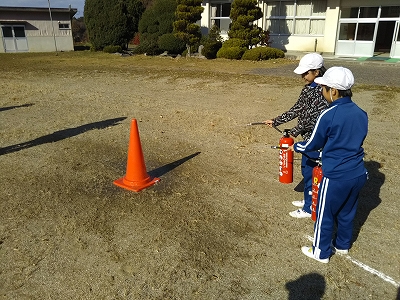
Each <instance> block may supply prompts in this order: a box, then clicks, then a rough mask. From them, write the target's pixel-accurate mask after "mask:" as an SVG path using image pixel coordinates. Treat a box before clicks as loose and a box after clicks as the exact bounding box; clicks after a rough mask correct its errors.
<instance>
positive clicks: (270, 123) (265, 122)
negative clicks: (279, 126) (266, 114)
mask: <svg viewBox="0 0 400 300" xmlns="http://www.w3.org/2000/svg"><path fill="white" fill-rule="evenodd" d="M264 124H266V125H268V126H269V127H272V125H273V124H274V120H266V121H264Z"/></svg>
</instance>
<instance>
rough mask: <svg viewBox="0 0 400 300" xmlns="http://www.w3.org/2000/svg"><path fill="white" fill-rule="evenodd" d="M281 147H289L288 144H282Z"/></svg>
mask: <svg viewBox="0 0 400 300" xmlns="http://www.w3.org/2000/svg"><path fill="white" fill-rule="evenodd" d="M281 147H283V148H288V147H289V144H282V146H281Z"/></svg>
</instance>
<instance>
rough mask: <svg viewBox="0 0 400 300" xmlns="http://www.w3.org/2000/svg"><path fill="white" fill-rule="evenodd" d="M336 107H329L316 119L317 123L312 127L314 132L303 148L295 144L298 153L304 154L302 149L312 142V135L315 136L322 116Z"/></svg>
mask: <svg viewBox="0 0 400 300" xmlns="http://www.w3.org/2000/svg"><path fill="white" fill-rule="evenodd" d="M336 106H337V105H334V106H331V107H329V108H327V109H325V110H324V111H323V112H322V113H321V114H320V115H319V117H318V119H317V122H316V123H315V125H314V130H313V132H312V134H311V137H310V138H309V139H308V141H307V143H305V145H304V146H303V145H301V144H296V147H297V149H298V150H299V151H301V152H304V149H305V148H307V146H308V145H309V144H310V142H311V141H312V140H313V138H314V135H315V131H316V130H315V129H316V128H317V127H318V125H319V121H320V120H321V118H322V116H323V115H324V114H326V113H327V112H328V111H330V110H331V109H333V108H335V107H336Z"/></svg>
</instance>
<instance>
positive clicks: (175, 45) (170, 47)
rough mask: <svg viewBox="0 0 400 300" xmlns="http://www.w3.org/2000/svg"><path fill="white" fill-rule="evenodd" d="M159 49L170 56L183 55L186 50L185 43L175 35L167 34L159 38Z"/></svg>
mask: <svg viewBox="0 0 400 300" xmlns="http://www.w3.org/2000/svg"><path fill="white" fill-rule="evenodd" d="M158 47H159V48H160V50H162V51H167V52H168V53H170V54H181V53H182V52H183V51H184V50H185V49H186V45H185V43H184V42H183V41H182V40H180V39H178V38H177V37H176V36H175V35H174V34H173V33H166V34H163V35H162V36H160V37H159V39H158Z"/></svg>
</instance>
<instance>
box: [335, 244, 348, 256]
mask: <svg viewBox="0 0 400 300" xmlns="http://www.w3.org/2000/svg"><path fill="white" fill-rule="evenodd" d="M331 248H332V253H334V254H340V255H347V254H349V249H338V248H336V247H335V246H333V243H331Z"/></svg>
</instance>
